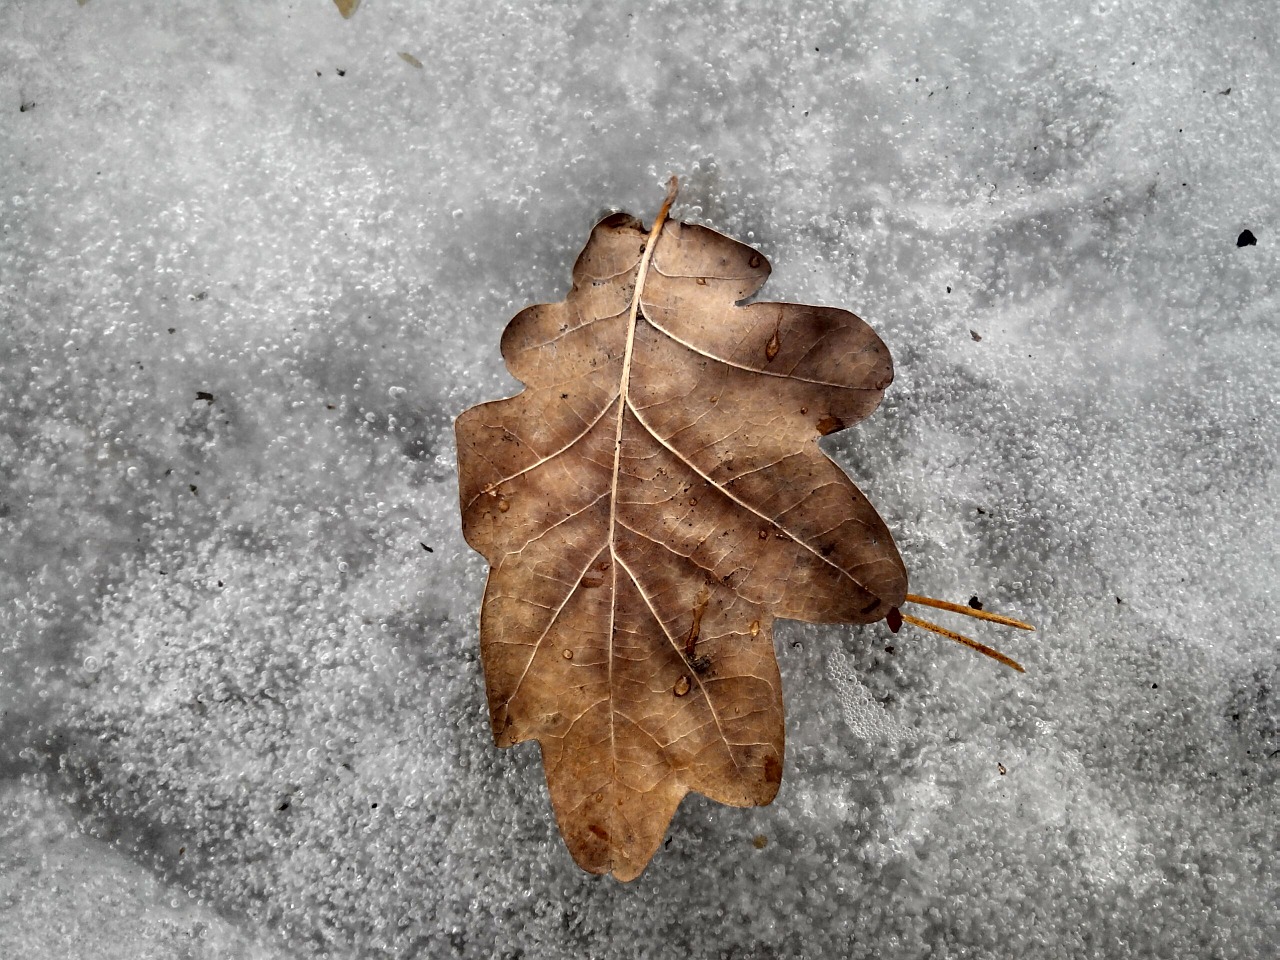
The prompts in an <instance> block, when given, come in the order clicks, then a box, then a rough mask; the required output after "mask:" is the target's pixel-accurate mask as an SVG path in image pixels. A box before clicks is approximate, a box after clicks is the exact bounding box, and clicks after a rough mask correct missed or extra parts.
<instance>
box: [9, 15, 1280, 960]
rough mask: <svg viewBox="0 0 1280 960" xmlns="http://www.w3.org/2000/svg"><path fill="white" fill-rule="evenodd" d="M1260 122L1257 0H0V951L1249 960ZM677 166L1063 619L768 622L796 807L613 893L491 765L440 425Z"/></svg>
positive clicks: (1272, 509)
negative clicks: (871, 329)
mask: <svg viewBox="0 0 1280 960" xmlns="http://www.w3.org/2000/svg"><path fill="white" fill-rule="evenodd" d="M1010 8H1020V9H1021V10H1022V11H1023V12H1020V13H1014V12H1010ZM401 54H408V55H409V57H408V58H406V57H403V56H401ZM414 60H416V61H417V63H415V62H414ZM1277 130H1280V19H1278V18H1277V17H1276V14H1275V10H1274V9H1273V7H1272V5H1270V4H1266V3H1261V4H1258V3H1248V2H1245V0H1239V2H1227V3H1222V4H1214V3H1206V2H1203V0H1151V2H1127V0H1118V2H1109V0H1108V2H1101V0H1092V2H1081V0H1074V2H1066V3H1054V4H1013V3H1009V4H1006V3H1003V2H995V0H992V2H977V0H969V2H965V0H958V2H957V0H888V2H877V3H870V2H867V3H853V2H847V3H824V2H817V0H788V2H787V3H771V2H768V3H767V2H742V3H688V2H685V3H658V4H650V5H647V6H646V5H643V4H637V5H634V6H632V5H627V4H614V3H590V4H574V3H568V2H565V3H549V2H536V0H520V2H514V3H510V4H506V5H495V4H489V3H480V2H476V0H437V2H431V3H426V2H421V0H365V2H364V3H363V4H362V5H361V6H360V8H359V9H358V10H357V11H356V13H355V15H354V16H353V17H352V18H351V19H350V20H344V19H343V18H342V17H340V16H339V15H338V13H337V11H336V10H335V8H334V6H333V4H332V3H330V2H328V0H296V2H292V3H285V2H279V3H260V2H252V0H219V2H216V3H210V2H206V0H92V2H89V3H87V4H85V5H78V4H75V3H71V2H70V0H58V2H54V0H4V2H3V3H0V545H2V546H0V550H2V553H0V556H2V557H3V559H2V560H0V957H5V958H8V957H14V958H17V957H23V958H35V960H43V958H52V957H56V958H62V957H113V956H120V957H131V958H132V957H152V956H154V957H188V958H215V957H216V958H222V957H268V956H270V957H289V958H293V957H309V956H313V955H316V954H326V955H330V956H334V957H343V958H348V957H349V958H356V957H359V958H366V957H372V958H377V957H403V958H410V957H423V958H433V957H452V956H460V957H474V958H481V957H486V958H487V957H505V958H529V960H533V958H570V957H574V958H585V957H618V958H640V957H645V958H649V957H664V956H672V957H724V958H730V957H731V958H733V960H747V958H772V957H797V958H799V957H805V958H825V957H877V958H894V957H923V956H930V957H950V958H956V957H1019V958H1041V957H1044V958H1058V957H1064V958H1065V957H1104V958H1124V957H1170V958H1172V957H1199V958H1255V957H1257V958H1261V957H1271V956H1274V952H1273V951H1274V949H1275V944H1276V942H1277V941H1278V940H1280V906H1278V904H1280V881H1278V878H1277V866H1276V859H1277V858H1276V851H1277V843H1278V840H1280V826H1278V823H1280V816H1278V814H1280V811H1278V810H1277V779H1278V778H1277V770H1278V769H1280V692H1278V691H1280V673H1278V666H1277V660H1278V658H1277V595H1276V586H1275V584H1276V579H1277V572H1278V571H1277V561H1276V553H1275V550H1276V544H1277V542H1278V541H1280V536H1278V535H1280V529H1278V525H1277V516H1280V502H1278V501H1280V481H1278V477H1280V473H1278V472H1277V465H1276V455H1277V447H1278V446H1280V442H1278V441H1280V437H1278V434H1277V430H1276V423H1277V413H1278V411H1277V386H1278V383H1277V381H1278V379H1280V377H1278V375H1277V369H1278V367H1277V363H1278V361H1280V356H1278V355H1277V354H1278V351H1277V343H1278V341H1280V337H1278V335H1277V312H1278V310H1280V280H1278V278H1280V263H1278V258H1277V251H1278V250H1280V245H1278V244H1277V236H1278V234H1277V229H1278V228H1280V218H1278V217H1277V212H1278V210H1277V205H1278V203H1280V191H1278V190H1277V183H1280V152H1278V151H1277V149H1276V147H1277V134H1276V131H1277ZM668 172H676V173H679V174H681V175H683V177H684V178H685V186H684V191H683V193H682V197H681V201H680V203H679V205H678V206H677V209H676V211H675V215H676V216H677V217H680V218H685V219H693V220H697V221H700V222H704V223H707V224H709V225H712V226H714V227H716V228H718V229H720V230H723V231H725V232H727V233H730V234H732V235H734V236H737V237H739V238H741V239H744V240H749V241H750V242H752V243H754V244H756V245H757V246H758V247H759V248H760V249H761V250H762V251H764V252H765V253H766V254H767V255H768V256H769V258H770V259H771V260H772V262H773V264H774V276H773V278H772V280H771V281H770V283H769V284H768V286H767V287H766V288H765V290H764V292H763V293H764V296H765V297H767V298H770V299H793V300H803V301H809V302H818V303H829V304H836V305H845V306H849V307H851V308H852V309H854V310H855V311H856V312H858V313H859V314H860V315H862V316H863V317H865V318H866V319H867V320H868V321H869V322H870V323H871V324H872V325H873V326H875V327H876V328H877V329H878V330H879V331H880V332H881V334H882V335H883V337H884V339H885V340H886V342H887V343H888V344H889V346H890V348H891V349H892V351H893V353H894V356H895V359H896V362H897V370H898V376H897V380H896V382H895V383H894V385H893V387H892V388H891V391H890V393H889V396H888V399H887V400H886V402H885V404H884V406H883V407H882V408H881V410H880V411H879V412H878V413H877V414H876V415H875V416H874V417H873V418H872V419H871V420H869V421H867V422H866V423H864V424H863V425H861V426H859V427H857V428H856V429H853V430H850V431H848V432H846V433H844V434H841V435H840V436H839V438H838V442H836V443H834V444H833V445H832V447H831V449H832V451H833V455H834V456H836V457H837V458H838V459H839V460H840V461H841V462H842V463H843V464H844V465H845V466H846V467H847V468H848V469H849V470H850V472H851V473H852V474H853V475H854V477H855V478H856V479H857V480H858V482H859V483H860V484H861V485H862V487H863V489H864V490H865V491H866V492H867V494H868V496H869V497H870V498H871V499H872V501H873V502H874V503H875V504H876V505H877V506H878V507H879V509H880V511H881V513H882V514H883V516H884V517H885V519H886V521H887V522H888V523H889V525H890V527H891V528H892V529H893V530H894V531H896V533H897V535H898V538H899V543H900V546H901V548H902V552H903V555H904V557H905V559H906V562H907V567H908V569H909V570H910V571H911V573H912V587H913V589H914V590H916V591H918V592H922V593H928V594H932V595H935V596H942V597H950V598H955V599H959V600H967V599H968V598H969V597H970V596H974V595H976V596H978V597H980V598H981V600H982V602H983V603H984V604H985V605H986V606H987V607H988V608H992V609H998V610H1003V611H1007V612H1010V613H1013V614H1016V615H1020V616H1024V617H1026V618H1027V619H1029V620H1032V621H1034V622H1035V623H1037V624H1038V625H1039V627H1040V631H1039V633H1037V634H1036V635H1034V636H1030V637H1028V636H1025V635H1016V636H1015V635H1011V634H1010V633H1009V632H1005V631H1000V630H994V631H993V630H987V629H980V630H979V631H978V633H979V635H980V636H982V637H983V638H984V639H987V640H990V641H992V642H994V643H996V645H998V646H1001V647H1002V648H1004V649H1005V650H1006V651H1007V652H1008V653H1010V654H1011V655H1013V656H1016V657H1017V658H1019V659H1020V660H1022V661H1023V662H1024V663H1026V664H1027V667H1028V671H1027V673H1026V675H1025V676H1017V675H1015V674H1013V673H1012V672H1011V671H1008V670H1006V669H1004V668H1002V667H999V666H998V665H996V664H994V663H992V662H991V661H988V660H985V659H983V658H980V657H978V656H975V655H973V654H972V653H970V652H969V651H966V650H964V649H962V648H961V647H959V646H956V645H954V644H950V643H947V642H946V641H943V640H940V639H938V638H935V637H930V636H927V635H922V634H918V633H916V634H909V633H902V634H899V635H898V636H896V637H894V636H892V635H890V634H889V633H888V632H887V630H886V629H885V627H884V625H883V624H880V625H877V626H875V627H870V628H865V629H844V628H831V627H823V628H815V627H804V626H800V625H797V624H787V625H783V626H782V627H781V628H780V629H779V632H778V638H777V640H778V643H777V645H778V649H779V656H780V659H781V663H782V671H783V677H784V683H785V685H786V702H787V709H788V720H787V725H788V737H789V746H788V754H787V761H786V767H785V773H784V781H783V786H782V790H781V793H780V795H779V797H778V799H777V801H776V802H775V803H774V804H773V805H772V806H769V807H766V808H761V809H756V810H736V809H729V808H723V807H717V806H714V805H712V804H710V803H708V802H706V801H704V800H702V799H700V798H696V797H695V798H690V800H688V801H687V802H686V803H685V805H684V806H683V807H682V808H681V811H680V813H679V814H678V816H677V818H676V821H675V823H674V825H673V827H672V830H671V833H670V841H669V843H668V844H667V847H666V849H663V850H660V851H659V854H658V856H657V857H656V859H655V860H654V862H653V864H652V866H651V867H650V869H649V870H648V872H647V873H646V874H644V876H643V877H641V878H640V879H639V880H638V881H636V882H635V883H633V884H630V885H626V886H623V885H621V884H618V883H616V882H614V881H613V880H610V879H603V880H602V879H599V878H593V877H590V876H587V875H585V874H583V873H581V872H580V871H579V870H578V869H577V868H576V867H575V866H574V865H573V863H572V862H571V861H570V859H569V857H568V855H567V854H566V853H565V851H564V849H563V846H562V844H561V842H560V840H559V838H558V836H557V834H556V831H555V826H554V823H553V821H552V818H551V816H550V812H549V809H548V802H547V798H546V792H545V787H544V784H543V780H542V773H541V769H540V766H539V762H538V755H537V751H536V749H534V748H532V747H530V746H525V747H521V748H517V749H514V750H510V751H503V752H499V751H497V750H495V749H494V748H493V746H492V743H491V739H490V734H489V731H488V728H487V719H486V712H485V706H484V703H483V686H482V679H481V674H480V668H479V664H478V662H477V639H476V635H477V622H476V612H477V609H478V603H479V598H480V593H481V589H482V585H483V580H484V564H483V562H482V561H481V560H480V558H479V557H478V556H476V555H474V554H472V553H471V552H470V551H469V550H468V549H467V548H466V546H465V545H464V543H463V541H462V539H461V537H460V534H459V530H458V519H457V515H456V501H455V498H456V483H455V477H454V452H453V448H452V431H451V423H452V419H453V417H454V416H456V415H457V414H458V413H459V412H460V411H461V410H462V409H464V408H465V407H467V406H469V405H470V404H473V403H476V402H479V401H481V400H485V399H491V398H495V397H498V396H502V395H505V394H507V393H509V392H511V391H512V389H513V384H512V381H511V380H510V379H509V378H508V377H507V375H506V374H505V372H504V370H503V368H502V364H501V362H500V359H499V355H498V337H499V334H500V332H501V330H502V328H503V326H504V324H505V323H506V321H507V320H508V318H509V317H510V316H511V315H512V314H513V313H514V312H515V311H516V310H517V309H518V308H519V307H520V306H522V305H524V304H526V303H529V302H533V301H538V300H550V299H558V298H559V297H561V296H562V295H563V293H564V291H565V289H566V285H567V278H568V270H569V266H570V264H571V263H572V260H573V258H574V256H575V254H576V252H577V250H578V248H579V247H580V245H581V243H582V242H583V241H584V239H585V237H586V232H587V230H588V228H589V226H590V225H591V224H592V223H593V222H594V221H595V219H596V218H597V217H598V216H599V215H601V214H602V213H604V212H606V211H609V210H613V209H616V208H623V209H627V210H630V211H632V212H634V213H637V214H639V215H641V216H643V217H645V218H648V217H650V216H652V214H653V212H654V210H655V208H656V207H657V205H658V202H659V200H660V198H661V193H662V188H661V184H662V182H663V181H664V180H665V177H666V174H667V173H668ZM1245 230H1249V231H1250V232H1251V234H1252V235H1253V236H1254V237H1255V238H1256V243H1255V244H1252V245H1249V244H1246V245H1243V246H1240V245H1238V242H1239V239H1238V238H1240V237H1241V235H1242V233H1243V231H1245ZM971 331H972V332H971ZM978 337H981V339H980V340H979V339H978ZM890 647H892V650H890V649H889V648H890ZM833 653H838V654H839V655H838V656H834V657H833V656H832V654H833ZM841 696H844V697H845V698H846V699H847V700H848V701H849V702H850V703H851V704H852V705H853V707H854V708H855V709H854V711H853V712H852V714H851V716H852V719H853V720H854V721H855V724H856V725H857V726H858V731H855V730H854V729H852V728H851V726H850V725H849V724H847V723H846V721H845V719H844V718H843V714H842V709H841ZM868 704H870V706H868Z"/></svg>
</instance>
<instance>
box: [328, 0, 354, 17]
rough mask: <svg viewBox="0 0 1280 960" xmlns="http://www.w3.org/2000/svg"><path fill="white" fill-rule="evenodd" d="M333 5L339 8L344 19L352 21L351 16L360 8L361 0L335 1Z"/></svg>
mask: <svg viewBox="0 0 1280 960" xmlns="http://www.w3.org/2000/svg"><path fill="white" fill-rule="evenodd" d="M333 5H334V6H335V7H337V8H338V12H339V13H340V14H342V16H343V19H346V20H350V19H351V15H352V14H353V13H355V12H356V7H358V6H360V0H333Z"/></svg>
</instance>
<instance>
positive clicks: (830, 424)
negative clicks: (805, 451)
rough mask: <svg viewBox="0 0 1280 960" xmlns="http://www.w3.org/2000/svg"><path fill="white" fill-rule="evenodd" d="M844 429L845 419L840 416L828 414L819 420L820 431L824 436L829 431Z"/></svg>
mask: <svg viewBox="0 0 1280 960" xmlns="http://www.w3.org/2000/svg"><path fill="white" fill-rule="evenodd" d="M843 429H844V421H843V420H841V419H840V418H839V417H833V416H831V414H827V415H826V416H825V417H823V418H822V419H821V420H819V421H818V432H819V433H820V434H822V435H823V436H824V437H825V436H826V435H827V434H829V433H835V432H836V431H837V430H843Z"/></svg>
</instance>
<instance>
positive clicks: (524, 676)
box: [457, 188, 907, 880]
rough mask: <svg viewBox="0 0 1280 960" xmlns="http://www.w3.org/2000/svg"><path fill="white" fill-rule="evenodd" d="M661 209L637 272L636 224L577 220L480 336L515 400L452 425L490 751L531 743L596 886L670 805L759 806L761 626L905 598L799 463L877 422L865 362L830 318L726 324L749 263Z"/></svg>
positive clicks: (844, 492)
mask: <svg viewBox="0 0 1280 960" xmlns="http://www.w3.org/2000/svg"><path fill="white" fill-rule="evenodd" d="M673 189H674V188H673ZM671 199H672V197H671V196H669V197H668V205H669V203H670V201H671ZM666 210H667V206H664V207H663V211H662V213H661V214H660V215H659V217H658V221H657V231H656V232H657V234H658V239H657V242H656V244H653V247H654V249H653V253H652V258H651V259H650V256H649V248H650V241H651V239H652V234H651V233H650V231H648V230H646V229H645V227H644V226H642V225H641V223H640V222H639V221H638V220H636V219H635V218H633V217H631V216H629V215H627V214H624V213H619V214H614V215H613V216H610V217H607V218H605V219H604V220H602V221H600V223H598V224H597V225H596V226H595V228H594V229H593V230H592V232H591V237H590V239H589V240H588V241H587V245H586V247H585V248H584V249H583V251H582V253H581V254H580V255H579V257H578V261H577V263H576V264H575V266H574V269H573V287H572V289H571V290H570V291H569V295H568V297H567V298H566V299H565V300H564V301H563V302H560V303H552V304H539V305H536V306H531V307H527V308H526V309H524V310H523V311H521V312H520V313H519V314H518V315H517V316H516V317H515V319H514V320H512V321H511V323H510V324H509V325H508V326H507V329H506V332H505V333H504V334H503V337H502V355H503V357H504V358H505V359H506V363H507V367H508V369H509V370H510V371H511V373H512V374H513V375H515V376H516V377H517V378H518V379H520V380H521V381H522V382H523V383H524V384H525V385H526V389H525V390H524V391H523V392H522V393H520V394H519V395H517V396H515V397H512V398H510V399H507V400H498V401H495V402H492V403H486V404H481V405H480V406H477V407H473V408H472V409H470V410H468V411H466V412H465V413H464V414H463V415H462V416H460V417H459V418H458V422H457V438H458V473H459V483H460V493H461V505H462V523H463V531H464V533H465V535H466V538H467V542H468V543H470V544H471V545H472V546H473V547H474V548H475V549H476V550H478V551H479V552H480V553H482V554H483V555H484V556H485V557H486V558H487V559H488V561H489V564H490V571H489V580H488V585H487V586H486V588H485V596H484V604H483V608H482V613H481V628H480V634H481V636H480V642H481V654H482V659H483V663H484V672H485V683H486V686H487V688H488V696H489V713H490V719H491V720H492V723H493V731H494V737H495V739H496V741H497V743H498V744H499V745H500V746H509V745H511V744H514V743H520V742H522V741H524V740H538V741H539V742H540V743H541V745H542V755H543V762H544V765H545V768H546V774H547V785H548V787H549V789H550V793H551V800H552V804H553V806H554V808H555V812H556V818H557V820H558V821H559V825H560V831H561V833H562V835H563V836H564V839H565V842H566V844H567V845H568V848H569V851H570V853H572V855H573V857H574V859H575V860H576V861H577V862H578V863H579V864H580V865H581V866H582V867H583V868H584V869H586V870H589V871H591V872H593V873H610V872H611V873H613V874H614V876H616V877H617V878H618V879H620V880H630V879H632V878H634V877H636V876H638V875H639V874H640V872H641V871H642V870H643V869H644V868H645V866H646V865H647V864H648V862H649V860H650V858H651V857H652V856H653V854H654V851H655V850H656V849H657V847H658V844H659V843H660V842H661V841H662V838H663V834H664V833H665V831H666V829H667V826H668V824H669V823H670V821H671V817H672V816H673V815H674V813H675V810H676V807H677V806H678V805H679V803H680V800H681V799H682V798H683V797H684V795H685V794H686V793H687V792H689V791H690V790H695V791H697V792H699V793H702V794H705V795H706V796H708V797H710V798H712V799H713V800H717V801H719V802H721V803H726V804H732V805H734V806H751V805H756V804H765V803H768V802H769V801H771V800H772V799H773V797H774V795H775V794H776V793H777V790H778V784H779V782H780V780H781V777H782V759H783V719H782V696H781V685H780V678H779V674H778V665H777V661H776V659H775V657H774V650H773V629H772V628H773V619H774V618H775V617H788V618H791V619H795V620H807V621H810V622H817V623H870V622H873V621H875V620H879V619H881V618H883V617H884V616H885V615H886V614H887V613H888V612H889V611H890V610H891V609H893V608H895V607H898V606H900V605H901V604H902V603H903V601H904V598H905V596H906V588H907V577H906V571H905V569H904V568H903V565H902V560H901V558H900V557H899V556H898V551H897V548H896V547H895V545H894V542H893V538H892V536H890V534H889V531H888V529H886V527H885V525H884V523H883V522H882V521H881V519H880V517H879V516H878V515H877V514H876V512H875V510H874V509H873V508H872V507H871V505H870V504H869V503H868V502H867V499H866V498H865V497H864V496H863V495H862V494H861V492H859V490H858V488H857V487H855V486H854V485H853V483H852V482H851V481H850V480H849V478H848V477H847V476H846V475H845V474H844V472H843V471H842V470H841V469H840V468H839V467H838V466H836V465H835V464H834V463H832V461H831V460H830V459H828V458H827V456H826V455H825V454H823V453H822V451H821V450H819V449H818V445H817V439H818V437H819V436H821V435H824V434H829V433H832V432H834V431H836V430H842V429H844V428H845V427H847V426H849V425H851V424H854V423H857V422H858V421H859V420H861V419H863V418H864V417H866V416H867V415H868V414H870V413H871V412H872V411H873V410H875V408H876V406H877V405H878V404H879V403H880V398H881V395H882V394H883V391H884V389H885V387H887V386H888V385H889V382H890V381H891V380H892V379H893V367H892V362H891V360H890V358H889V351H888V349H887V348H886V347H885V345H884V344H883V343H882V342H881V340H880V338H879V337H877V336H876V334H875V333H874V332H873V331H872V330H871V328H870V327H868V326H867V325H866V324H865V323H863V322H862V321H861V320H860V319H858V318H857V317H856V316H854V315H853V314H852V313H849V312H848V311H845V310H839V309H836V308H833V307H814V306H805V305H802V304H794V303H751V304H749V305H746V306H742V305H740V303H741V301H743V300H744V299H746V298H748V297H750V296H751V295H752V294H754V293H755V292H756V291H757V290H758V289H759V288H760V286H761V285H762V284H763V283H764V281H765V278H766V277H767V276H768V275H769V264H768V262H767V261H766V260H765V258H764V257H763V256H762V255H761V254H760V253H758V252H757V251H755V250H753V249H751V248H750V247H748V246H745V245H744V244H741V243H738V242H737V241H736V240H731V239H729V238H728V237H726V236H723V235H722V234H719V233H716V232H715V231H713V230H709V229H707V228H706V227H701V226H696V225H694V224H687V223H679V222H676V221H669V220H668V221H665V222H664V220H665V213H666Z"/></svg>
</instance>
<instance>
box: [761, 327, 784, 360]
mask: <svg viewBox="0 0 1280 960" xmlns="http://www.w3.org/2000/svg"><path fill="white" fill-rule="evenodd" d="M781 349H782V338H781V336H779V332H778V330H777V329H776V328H775V329H774V331H773V336H772V337H770V338H769V342H768V343H766V344H765V345H764V358H765V360H768V361H770V362H772V361H773V358H774V357H776V356H777V355H778V351H779V350H781Z"/></svg>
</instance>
